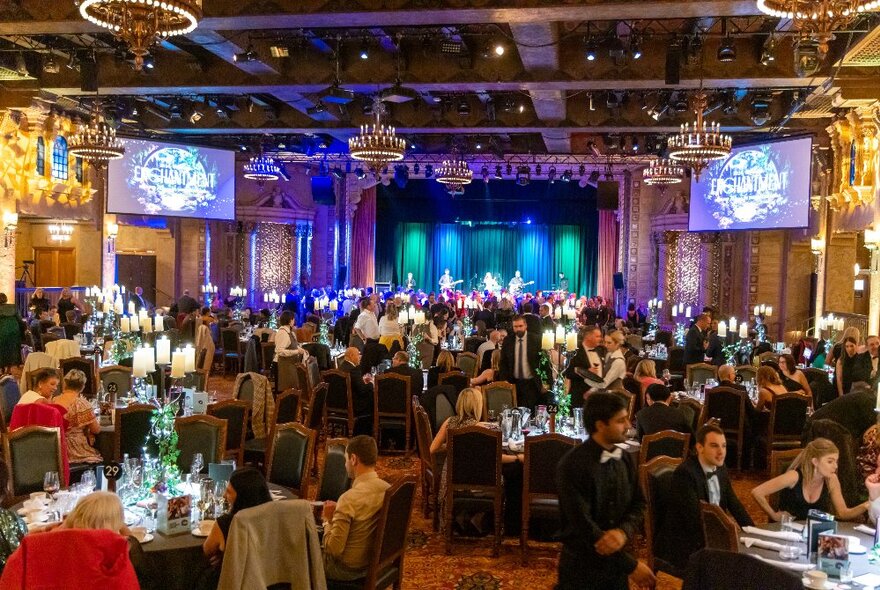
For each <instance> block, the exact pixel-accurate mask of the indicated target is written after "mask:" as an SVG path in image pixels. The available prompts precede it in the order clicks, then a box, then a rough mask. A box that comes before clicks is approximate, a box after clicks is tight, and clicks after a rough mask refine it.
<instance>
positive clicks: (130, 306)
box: [128, 301, 134, 315]
mask: <svg viewBox="0 0 880 590" xmlns="http://www.w3.org/2000/svg"><path fill="white" fill-rule="evenodd" d="M128 315H134V301H129V302H128Z"/></svg>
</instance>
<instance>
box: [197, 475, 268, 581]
mask: <svg viewBox="0 0 880 590" xmlns="http://www.w3.org/2000/svg"><path fill="white" fill-rule="evenodd" d="M223 498H224V499H225V500H226V505H227V506H229V507H230V508H229V512H227V513H225V514H221V515H220V516H218V517H217V520H216V521H214V526H213V527H212V528H211V532H210V534H208V538H207V539H205V542H204V544H202V551H204V552H205V555H206V556H207V557H208V558H209V559H210V560H211V563H212V564H214V565H220V564H221V563H222V562H223V551H225V549H226V539H227V537H229V527H230V526H232V518H233V517H234V516H235V515H236V513H237V512H239V511H240V510H244V509H245V508H253V507H254V506H259V505H260V504H265V503H266V502H271V501H272V494H270V493H269V485H268V484H267V483H266V478H265V477H263V473H262V472H261V471H260V470H259V469H256V468H254V467H240V468H239V469H236V470H235V471H234V472H233V473H232V475H230V476H229V482H228V483H227V484H226V490H225V491H224V492H223Z"/></svg>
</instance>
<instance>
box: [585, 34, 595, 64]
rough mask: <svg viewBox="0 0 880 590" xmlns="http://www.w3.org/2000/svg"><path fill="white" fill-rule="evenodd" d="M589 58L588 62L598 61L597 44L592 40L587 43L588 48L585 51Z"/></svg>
mask: <svg viewBox="0 0 880 590" xmlns="http://www.w3.org/2000/svg"><path fill="white" fill-rule="evenodd" d="M584 51H585V53H586V56H587V61H596V42H595V41H593V40H592V39H589V40H588V41H587V47H586V49H585V50H584Z"/></svg>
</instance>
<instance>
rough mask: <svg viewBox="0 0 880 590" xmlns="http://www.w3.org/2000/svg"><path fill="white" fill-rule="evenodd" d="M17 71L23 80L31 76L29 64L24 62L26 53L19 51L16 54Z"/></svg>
mask: <svg viewBox="0 0 880 590" xmlns="http://www.w3.org/2000/svg"><path fill="white" fill-rule="evenodd" d="M15 71H16V72H17V73H18V75H19V76H21V77H22V78H25V77H27V76H28V75H30V74H29V72H28V69H27V64H26V63H25V61H24V53H23V52H21V51H19V52H18V53H17V54H15Z"/></svg>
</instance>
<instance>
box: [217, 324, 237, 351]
mask: <svg viewBox="0 0 880 590" xmlns="http://www.w3.org/2000/svg"><path fill="white" fill-rule="evenodd" d="M220 345H221V346H222V347H223V355H224V356H228V355H231V354H239V353H240V349H241V345H240V343H239V340H238V330H235V329H233V328H223V329H221V330H220Z"/></svg>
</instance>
